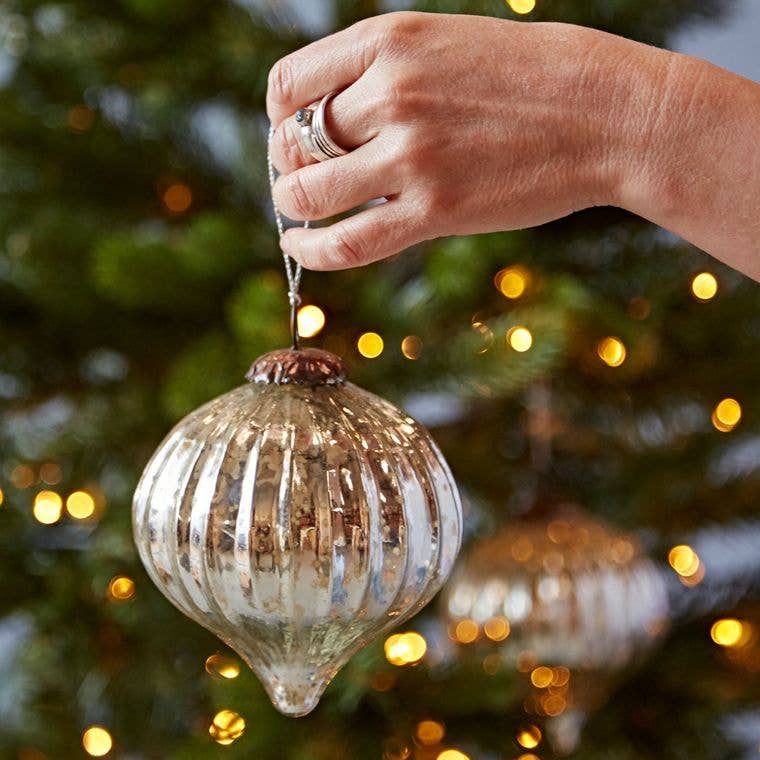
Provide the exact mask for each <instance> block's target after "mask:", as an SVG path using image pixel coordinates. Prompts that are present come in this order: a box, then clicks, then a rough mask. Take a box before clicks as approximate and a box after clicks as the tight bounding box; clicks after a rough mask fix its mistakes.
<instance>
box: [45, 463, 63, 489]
mask: <svg viewBox="0 0 760 760" xmlns="http://www.w3.org/2000/svg"><path fill="white" fill-rule="evenodd" d="M62 477H63V474H62V473H61V468H60V466H59V465H57V464H56V463H55V462H46V463H45V464H43V465H42V467H40V480H41V481H42V482H43V483H45V485H48V486H57V485H58V484H59V483H60V482H61V478H62Z"/></svg>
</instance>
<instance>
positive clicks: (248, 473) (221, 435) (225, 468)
mask: <svg viewBox="0 0 760 760" xmlns="http://www.w3.org/2000/svg"><path fill="white" fill-rule="evenodd" d="M247 377H248V379H249V380H250V383H248V384H246V385H243V386H241V387H239V388H236V389H235V390H232V391H230V392H229V393H226V394H225V395H223V396H220V397H219V398H217V399H215V400H214V401H211V402H209V403H208V404H206V405H205V406H203V407H201V408H200V409H198V410H196V411H194V412H192V413H191V414H190V415H188V416H187V417H185V418H184V419H183V420H182V421H181V422H180V423H179V424H178V425H177V426H176V427H175V428H174V429H173V430H172V431H171V433H169V435H168V436H167V438H166V439H165V440H164V442H163V443H162V444H161V445H160V446H159V448H158V450H157V451H156V452H155V454H154V455H153V458H152V459H151V461H150V462H149V464H148V466H147V467H146V469H145V472H144V473H143V476H142V479H141V481H140V484H139V485H138V488H137V491H136V493H135V498H134V513H133V527H134V535H135V541H136V543H137V547H138V549H139V552H140V557H141V558H142V561H143V563H144V565H145V567H146V569H147V571H148V573H149V575H150V576H151V578H152V579H153V581H154V582H155V584H156V585H157V586H158V587H159V589H160V590H161V591H162V592H163V593H164V594H165V595H166V596H167V597H168V598H169V600H170V601H171V602H173V603H174V604H175V605H176V606H177V607H178V608H179V609H180V610H182V611H183V612H184V613H185V614H186V615H188V616H189V617H191V618H192V619H193V620H195V621H197V622H198V623H200V624H201V625H203V626H205V627H206V628H208V629H209V630H211V631H213V632H214V633H215V634H216V635H217V636H219V638H221V639H222V640H223V641H225V642H226V643H227V644H228V645H229V646H231V647H232V648H233V649H235V650H236V651H237V652H238V653H239V654H240V655H241V657H242V658H243V659H244V660H245V661H246V662H247V663H248V664H249V666H250V667H251V668H252V669H253V670H254V671H255V672H256V674H257V675H258V676H259V678H260V679H261V681H262V683H263V684H264V687H265V688H266V690H267V692H268V694H269V696H270V698H271V699H272V702H273V703H274V705H275V706H276V707H277V709H278V710H280V711H281V712H282V713H284V714H287V715H293V716H298V715H305V714H306V713H308V712H310V711H311V710H312V709H313V708H314V707H315V706H316V704H317V702H318V701H319V698H320V696H321V694H322V692H323V690H324V689H325V687H326V686H327V684H328V683H329V682H330V680H331V679H332V677H333V676H334V675H335V674H336V672H337V671H338V670H339V668H340V667H341V666H342V665H343V664H345V662H346V661H347V660H348V659H349V658H350V657H351V656H352V655H353V654H354V653H355V652H356V651H357V650H359V649H360V648H361V647H363V646H364V645H365V644H367V643H368V642H369V641H371V640H372V639H374V638H375V637H377V636H379V635H381V634H383V633H384V632H386V631H387V630H388V629H390V628H392V627H393V626H395V625H397V624H398V623H400V622H401V621H403V620H404V619H406V618H408V617H410V616H411V615H413V614H414V613H416V612H418V611H419V610H420V609H421V608H422V607H423V606H424V605H425V604H427V603H428V602H429V601H430V599H431V598H432V597H433V595H434V594H435V593H436V591H438V589H439V588H440V586H441V584H442V583H443V582H444V581H445V580H446V578H447V576H448V574H449V572H450V571H451V568H452V565H453V563H454V560H455V558H456V555H457V552H458V550H459V544H460V540H461V523H462V514H461V505H460V502H459V496H458V494H457V489H456V486H455V483H454V480H453V478H452V476H451V473H450V471H449V468H448V466H447V464H446V462H445V460H444V458H443V456H442V455H441V452H440V451H439V450H438V448H437V446H436V445H435V443H434V442H433V440H432V439H431V438H430V435H429V433H428V432H427V431H426V430H425V429H424V428H423V427H422V426H421V425H419V424H418V423H417V422H415V421H414V420H413V419H412V418H410V417H408V416H406V415H405V414H404V413H403V412H401V411H399V410H398V409H397V408H396V407H394V406H392V405H391V404H389V403H388V402H387V401H384V400H383V399H381V398H378V397H377V396H375V395H373V394H371V393H368V392H367V391H365V390H362V389H361V388H358V387H356V386H355V385H353V384H351V383H349V382H347V381H346V380H345V367H344V365H343V362H342V361H341V360H340V359H339V358H338V357H337V356H335V355H333V354H329V353H327V352H324V351H318V350H316V349H305V350H301V351H297V350H281V351H273V352H271V353H269V354H265V355H264V356H262V357H260V358H259V359H258V360H257V361H256V362H255V363H254V364H253V366H252V367H251V370H250V372H249V374H248V376H247Z"/></svg>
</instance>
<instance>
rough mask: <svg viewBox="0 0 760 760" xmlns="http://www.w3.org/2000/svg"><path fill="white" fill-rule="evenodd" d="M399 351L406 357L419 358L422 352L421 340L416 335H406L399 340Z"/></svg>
mask: <svg viewBox="0 0 760 760" xmlns="http://www.w3.org/2000/svg"><path fill="white" fill-rule="evenodd" d="M401 353H402V354H403V355H404V356H405V357H406V358H407V359H419V358H420V354H421V353H422V341H421V340H420V338H419V337H418V336H416V335H407V336H406V338H404V339H403V340H402V341H401Z"/></svg>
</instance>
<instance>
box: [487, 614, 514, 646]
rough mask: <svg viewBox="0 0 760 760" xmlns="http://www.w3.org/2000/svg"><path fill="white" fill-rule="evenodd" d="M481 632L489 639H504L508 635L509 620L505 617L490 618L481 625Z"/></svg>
mask: <svg viewBox="0 0 760 760" xmlns="http://www.w3.org/2000/svg"><path fill="white" fill-rule="evenodd" d="M483 633H485V635H486V636H487V637H488V638H489V639H491V641H504V639H506V638H507V636H509V621H508V620H507V619H506V618H505V617H495V618H491V619H490V620H489V621H488V622H486V624H485V625H484V626H483Z"/></svg>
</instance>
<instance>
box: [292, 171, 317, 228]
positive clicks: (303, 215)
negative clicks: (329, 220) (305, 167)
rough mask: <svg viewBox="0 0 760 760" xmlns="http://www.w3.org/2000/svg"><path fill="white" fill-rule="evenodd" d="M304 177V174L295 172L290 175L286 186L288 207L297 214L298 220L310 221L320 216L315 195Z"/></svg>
mask: <svg viewBox="0 0 760 760" xmlns="http://www.w3.org/2000/svg"><path fill="white" fill-rule="evenodd" d="M302 175H303V172H293V174H290V175H288V179H287V185H286V190H287V194H288V200H289V203H288V207H289V208H290V209H292V211H293V212H294V213H295V214H296V218H298V219H309V218H312V217H316V216H317V215H318V209H317V204H316V203H315V201H314V196H313V193H312V191H311V190H310V188H308V187H307V183H306V182H305V181H304V177H303V176H302Z"/></svg>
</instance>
